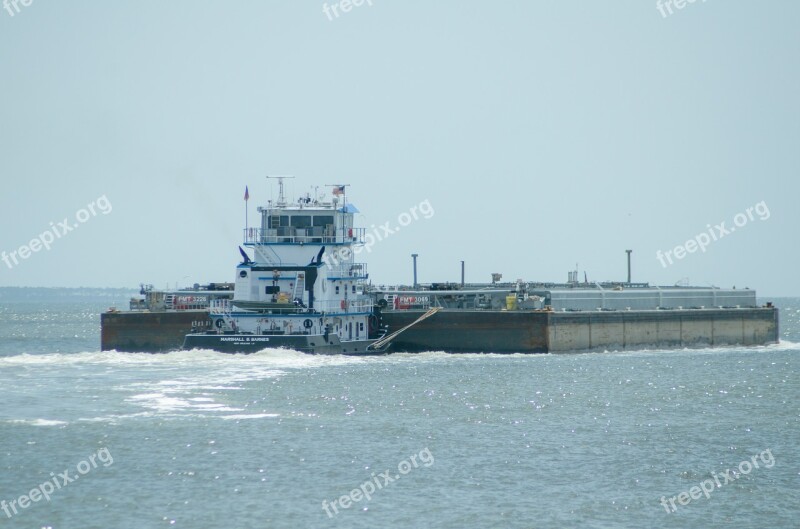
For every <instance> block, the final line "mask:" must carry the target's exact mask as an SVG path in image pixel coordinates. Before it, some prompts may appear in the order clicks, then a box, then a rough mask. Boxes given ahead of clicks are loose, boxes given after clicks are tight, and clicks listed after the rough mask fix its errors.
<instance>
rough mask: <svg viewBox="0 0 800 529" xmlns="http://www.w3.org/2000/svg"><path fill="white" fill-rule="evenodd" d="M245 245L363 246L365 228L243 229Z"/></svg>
mask: <svg viewBox="0 0 800 529" xmlns="http://www.w3.org/2000/svg"><path fill="white" fill-rule="evenodd" d="M243 233H244V237H243V242H244V244H245V245H253V244H363V243H364V235H365V234H366V229H365V228H347V229H344V228H342V229H339V230H336V231H331V230H325V229H323V228H319V227H315V228H291V227H287V228H272V229H266V230H264V229H261V228H245V229H244V230H243Z"/></svg>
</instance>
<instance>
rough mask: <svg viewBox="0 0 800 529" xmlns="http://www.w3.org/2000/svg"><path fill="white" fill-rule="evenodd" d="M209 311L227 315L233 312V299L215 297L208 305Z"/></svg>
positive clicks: (217, 314)
mask: <svg viewBox="0 0 800 529" xmlns="http://www.w3.org/2000/svg"><path fill="white" fill-rule="evenodd" d="M208 312H209V313H210V314H212V315H216V316H227V315H229V314H230V313H231V300H229V299H214V300H211V304H210V305H209V307H208Z"/></svg>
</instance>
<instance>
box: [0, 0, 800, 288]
mask: <svg viewBox="0 0 800 529" xmlns="http://www.w3.org/2000/svg"><path fill="white" fill-rule="evenodd" d="M371 4H372V5H369V4H368V3H366V2H365V3H364V4H363V5H361V6H360V7H353V8H352V9H351V10H350V11H349V12H342V10H341V8H337V13H338V14H339V16H338V18H337V17H335V16H334V14H333V13H332V10H331V9H330V8H331V6H333V5H337V6H338V5H339V4H338V3H335V2H329V3H328V4H327V5H328V7H329V13H331V16H330V17H329V16H328V15H326V14H325V12H324V11H323V5H324V3H323V2H319V1H316V0H313V1H312V0H303V1H299V0H292V1H289V0H285V1H259V2H256V1H235V2H234V1H232V2H220V1H213V2H209V1H198V0H191V1H188V0H187V1H168V2H167V1H165V2H141V1H136V2H134V1H114V2H101V1H99V0H98V1H93V2H89V1H70V2H52V1H45V0H33V3H32V4H31V5H29V6H22V5H21V4H18V5H19V11H18V12H17V11H16V10H15V9H14V7H13V6H9V9H10V10H11V12H13V13H14V16H11V14H10V13H9V11H8V10H6V9H3V10H1V11H0V50H2V51H0V76H2V98H0V175H2V184H3V192H2V199H0V224H1V225H2V229H0V251H3V252H6V254H5V255H6V256H7V257H6V259H7V260H8V263H10V266H9V264H8V263H6V262H4V261H0V286H15V285H19V286H26V285H27V286H115V287H118V286H131V287H136V286H137V285H138V283H139V282H147V283H154V284H155V285H156V286H159V287H163V286H166V285H167V284H169V285H170V286H174V285H175V283H176V282H177V283H180V284H184V283H192V282H195V281H197V282H206V281H232V280H233V278H234V267H235V265H236V264H237V263H238V262H239V253H238V251H237V246H238V245H239V244H240V243H241V235H242V231H241V228H242V227H243V224H244V204H245V203H244V201H243V194H244V189H245V186H246V185H248V186H249V188H250V196H251V200H250V202H249V204H250V220H251V223H252V221H253V219H254V218H255V217H256V211H255V208H256V206H257V205H259V204H262V203H264V202H266V200H267V199H268V198H270V193H271V192H272V191H271V186H270V184H268V182H267V181H266V179H265V178H264V176H265V175H267V174H291V175H294V176H295V177H296V178H295V180H294V181H293V182H292V184H291V185H290V186H289V189H290V191H291V192H292V193H293V194H295V195H298V194H300V193H304V192H305V191H307V190H308V189H310V188H311V187H312V186H316V185H319V186H322V185H325V184H331V183H346V184H351V187H349V188H348V199H349V200H350V201H351V202H353V203H354V204H356V205H357V206H358V208H359V209H360V210H361V212H362V214H361V215H357V217H356V220H357V222H358V223H359V224H360V225H362V226H365V227H369V226H370V225H372V224H375V225H376V226H379V225H381V224H384V223H386V222H390V226H391V227H395V226H397V225H398V224H397V221H398V216H400V215H401V214H402V213H403V212H408V211H409V210H410V209H411V208H412V207H414V206H417V205H419V204H420V203H422V202H423V201H425V200H427V201H428V203H429V204H430V205H431V206H432V208H433V210H434V212H435V213H434V214H433V216H431V218H429V219H424V218H422V217H421V216H420V219H419V220H416V221H413V222H411V223H410V225H408V226H406V227H403V228H402V229H401V230H400V231H399V232H397V233H394V234H392V235H390V236H389V237H387V238H386V239H385V240H384V241H382V242H380V243H378V244H376V245H375V246H374V247H373V248H372V251H371V252H370V253H369V254H365V255H366V259H365V260H366V261H367V262H368V264H369V267H370V273H371V277H372V278H373V281H374V282H376V283H397V282H404V283H410V282H411V257H410V254H411V253H414V252H416V253H418V254H419V255H420V257H419V275H420V281H422V282H430V281H447V280H450V281H457V280H459V277H460V261H461V260H462V259H463V260H465V261H466V270H467V280H468V281H474V282H478V281H489V280H490V279H491V276H490V274H491V273H492V272H500V273H502V274H503V278H504V279H508V280H515V279H517V278H524V279H526V280H546V281H565V280H566V279H567V272H568V271H569V270H571V269H573V268H574V267H575V264H576V263H578V265H579V269H580V274H579V277H580V278H581V279H583V277H584V276H583V274H584V270H585V271H586V273H587V274H588V278H589V280H624V279H625V274H626V265H625V259H626V258H625V250H626V249H628V248H631V249H633V250H634V252H633V279H634V280H635V281H649V282H651V283H653V284H666V285H670V284H675V283H676V282H678V281H681V280H683V279H688V280H689V281H690V282H691V283H692V284H697V285H710V284H714V285H718V286H723V287H730V286H734V285H735V286H737V288H743V287H745V286H749V287H751V288H756V289H758V291H759V293H760V294H763V295H768V296H780V295H800V280H799V279H798V274H797V273H796V272H795V270H796V267H797V265H798V263H800V254H799V250H798V246H796V240H797V239H796V237H797V231H796V230H797V227H798V226H799V225H800V208H798V206H797V204H798V190H800V184H798V176H799V173H800V98H798V94H800V76H798V67H799V66H800V31H798V30H797V20H798V19H800V3H798V2H795V1H790V0H783V1H779V0H775V1H770V2H753V1H744V0H741V1H731V0H725V1H721V0H709V1H707V2H701V1H697V2H695V3H691V4H686V6H685V7H684V8H683V9H681V10H676V9H675V8H672V9H673V13H672V14H669V12H668V11H667V10H666V9H665V10H664V11H665V14H666V16H663V15H662V14H661V13H660V12H659V10H658V9H657V7H656V2H655V1H654V0H653V1H650V0H636V1H633V0H630V1H614V2H588V1H564V0H559V1H496V2H487V1H485V2H476V1H465V0H459V1H452V0H451V1H436V2H433V1H413V0H402V1H400V0H371ZM90 203H91V204H93V208H94V214H92V211H91V210H90V209H89V208H87V206H88V205H89V204H90ZM757 204H761V205H760V207H758V208H756V205H757ZM748 208H751V210H750V215H749V216H748V214H747V209H748ZM767 212H768V214H767ZM740 214H741V215H740ZM737 215H739V216H738V217H737ZM751 217H752V218H751ZM64 219H68V220H69V223H70V226H72V225H77V226H79V229H73V230H72V231H69V232H66V230H65V228H63V227H59V224H60V223H61V222H63V220H64ZM81 219H82V220H83V221H84V222H80V220H81ZM762 219H764V220H762ZM737 220H738V222H739V224H741V226H738V227H737V226H736V224H734V222H735V221H737ZM51 222H52V223H53V224H51ZM721 222H724V223H725V224H724V226H721V229H717V228H715V227H714V226H715V225H718V224H720V223H721ZM709 225H710V227H709ZM731 227H734V228H736V229H735V231H733V232H730V228H731ZM48 230H50V234H51V235H50V236H48V235H40V234H43V233H44V232H46V231H48ZM52 230H56V233H57V234H58V235H59V236H58V237H56V236H55V235H53V231H52ZM709 230H711V232H712V233H713V234H714V237H716V238H717V239H718V240H716V241H714V240H713V239H712V240H710V241H709V242H708V243H706V242H705V239H711V235H704V234H708V233H709ZM62 232H63V233H62ZM723 232H729V233H727V234H724V235H723V236H722V237H721V238H720V234H722V233H723ZM32 239H38V240H39V241H40V242H39V243H38V244H37V243H33V244H31V242H30V241H31V240H32ZM48 239H53V242H49V241H48ZM690 239H694V240H695V243H692V244H689V245H686V241H687V240H690ZM45 242H46V243H47V244H46V245H45V246H49V247H50V249H47V248H46V247H44V246H43V245H42V244H43V243H45ZM697 242H700V243H702V244H703V245H704V246H706V248H705V251H704V252H702V251H700V250H699V248H698V247H697ZM23 245H26V246H28V247H30V249H31V253H30V254H28V253H27V252H26V251H25V250H22V253H23V254H24V255H27V258H25V259H23V258H21V257H19V252H20V247H21V246H23ZM678 245H682V246H685V250H686V251H687V253H685V254H683V253H682V252H681V250H680V249H679V250H677V252H676V250H675V247H676V246H678ZM36 249H38V251H33V250H36ZM692 249H693V250H694V252H693V253H689V252H690V251H691V250H692ZM659 250H660V251H661V252H662V256H663V255H664V253H663V252H666V251H671V252H672V254H670V256H669V258H670V259H672V261H673V264H670V263H669V259H667V258H664V257H662V258H661V259H659V258H658V257H657V253H656V252H657V251H659ZM11 252H17V255H16V256H15V257H16V259H17V263H16V264H15V263H14V261H13V258H11V257H8V254H10V253H11ZM676 253H677V254H678V255H683V258H682V259H678V258H676V257H675V255H676ZM662 262H663V263H664V264H666V266H664V265H662Z"/></svg>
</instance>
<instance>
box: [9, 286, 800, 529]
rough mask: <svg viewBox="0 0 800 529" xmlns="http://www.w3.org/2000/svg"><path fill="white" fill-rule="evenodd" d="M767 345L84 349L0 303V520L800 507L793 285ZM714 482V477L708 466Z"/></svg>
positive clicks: (32, 311) (336, 522) (56, 306)
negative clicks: (346, 350) (572, 349)
mask: <svg viewBox="0 0 800 529" xmlns="http://www.w3.org/2000/svg"><path fill="white" fill-rule="evenodd" d="M774 301H775V302H776V304H777V305H778V306H779V307H781V338H782V342H781V343H780V344H778V345H772V346H766V347H727V348H720V349H699V350H670V351H668V350H651V351H637V352H616V351H609V352H605V353H589V354H561V355H523V354H511V355H505V354H504V355H499V354H497V355H495V354H483V355H462V354H448V353H446V352H443V351H431V352H427V353H421V354H393V355H387V356H380V357H370V358H354V357H347V356H311V355H304V354H301V353H297V352H293V351H286V350H271V349H267V350H265V351H263V352H260V353H257V354H253V355H225V354H219V353H215V352H212V351H202V350H197V351H181V352H172V353H168V354H131V353H119V352H115V351H107V352H101V351H100V350H99V349H100V347H99V330H100V329H99V320H100V312H101V311H102V310H105V309H106V308H107V306H108V302H107V301H105V300H92V299H85V300H80V301H76V300H71V301H70V300H67V301H60V302H58V303H51V302H46V301H44V300H40V301H16V302H4V303H2V304H0V321H1V322H2V323H0V404H2V406H0V501H2V502H3V503H0V507H2V509H0V528H2V527H13V528H16V527H20V528H22V527H25V528H31V527H33V528H39V527H52V528H81V529H87V528H95V527H97V528H107V527H113V528H150V527H152V528H158V527H164V528H168V527H187V528H217V527H219V528H239V527H242V528H262V527H263V528H271V527H278V528H283V527H285V528H299V527H365V528H367V527H368V528H374V527H442V528H444V527H448V528H450V527H452V528H462V527H510V528H549V527H609V528H611V527H630V528H648V527H737V528H750V527H752V528H763V527H770V528H779V527H798V526H800V492H798V491H799V490H800V447H798V442H799V441H800V413H799V411H800V408H799V405H798V403H799V402H800V377H799V376H798V375H799V374H800V373H799V371H800V362H798V354H800V345H798V344H800V300H798V299H777V300H774ZM709 484H710V485H709Z"/></svg>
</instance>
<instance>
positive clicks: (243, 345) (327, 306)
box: [183, 178, 391, 355]
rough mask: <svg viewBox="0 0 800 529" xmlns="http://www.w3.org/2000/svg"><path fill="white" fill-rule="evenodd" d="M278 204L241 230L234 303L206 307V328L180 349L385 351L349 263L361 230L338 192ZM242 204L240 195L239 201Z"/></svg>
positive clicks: (361, 278)
mask: <svg viewBox="0 0 800 529" xmlns="http://www.w3.org/2000/svg"><path fill="white" fill-rule="evenodd" d="M278 185H279V198H278V200H277V201H276V202H273V201H271V200H270V201H268V203H267V206H266V207H259V208H258V211H259V213H261V219H260V227H256V228H251V227H248V226H246V227H245V230H244V246H245V247H247V248H248V249H250V250H252V252H253V257H252V258H251V257H250V255H249V254H248V252H247V251H246V250H244V249H243V248H242V247H239V252H240V253H241V255H242V262H241V263H240V264H239V265H238V266H237V267H236V281H235V283H234V292H233V299H215V300H211V301H210V302H209V307H208V310H209V320H208V321H209V322H210V328H194V329H193V330H192V332H190V333H189V334H187V335H186V337H185V339H184V342H183V348H184V349H195V348H203V349H212V350H215V351H220V352H226V353H249V352H255V351H259V350H261V349H264V348H267V347H285V348H289V349H294V350H297V351H302V352H307V353H320V354H350V355H369V354H381V353H384V352H386V350H387V349H388V347H389V345H390V342H391V338H388V339H387V337H386V336H385V334H386V333H385V331H384V330H383V329H381V328H379V319H378V316H377V315H376V314H375V307H374V303H373V298H372V297H371V296H370V295H369V294H368V293H366V281H367V279H368V278H369V274H368V273H367V265H366V264H365V263H356V262H355V260H354V256H355V254H356V251H354V249H355V247H357V246H358V245H360V244H362V243H363V238H364V229H363V228H355V227H354V226H353V216H354V213H357V212H358V209H357V208H355V206H353V205H352V204H348V203H347V197H346V194H345V193H346V190H345V186H333V189H332V193H331V194H330V196H329V197H327V198H326V197H325V196H322V195H320V196H315V197H311V196H309V195H307V196H305V197H302V198H301V199H299V200H298V201H297V202H296V203H287V202H286V200H285V198H284V189H283V187H284V186H283V180H282V178H279V179H278ZM248 198H249V193H246V195H245V199H246V200H247V199H248Z"/></svg>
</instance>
